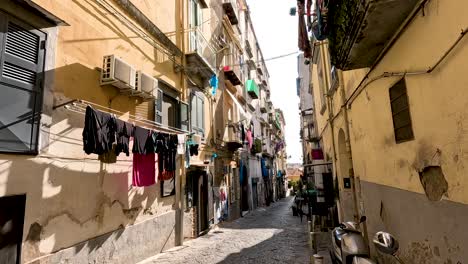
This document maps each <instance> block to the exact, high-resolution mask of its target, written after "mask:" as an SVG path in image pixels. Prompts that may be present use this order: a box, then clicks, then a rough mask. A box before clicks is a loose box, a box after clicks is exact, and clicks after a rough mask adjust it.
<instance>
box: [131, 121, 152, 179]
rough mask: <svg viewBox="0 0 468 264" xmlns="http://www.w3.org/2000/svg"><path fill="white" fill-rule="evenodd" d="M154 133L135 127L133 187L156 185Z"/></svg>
mask: <svg viewBox="0 0 468 264" xmlns="http://www.w3.org/2000/svg"><path fill="white" fill-rule="evenodd" d="M151 136H152V133H151V131H149V130H148V129H145V128H142V127H138V126H135V127H134V129H133V138H134V139H133V149H132V152H133V177H132V185H133V186H136V187H145V186H150V185H153V184H155V182H156V169H155V163H156V162H155V154H154V144H153V139H152V137H151Z"/></svg>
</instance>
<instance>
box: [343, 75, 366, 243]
mask: <svg viewBox="0 0 468 264" xmlns="http://www.w3.org/2000/svg"><path fill="white" fill-rule="evenodd" d="M338 76H339V80H340V87H341V89H340V90H341V91H340V95H341V102H342V103H344V102H345V101H346V92H345V86H344V83H342V80H344V79H343V72H342V71H338ZM343 117H344V122H345V130H346V138H345V144H346V152H347V153H348V157H349V160H348V162H349V177H350V178H351V192H352V194H353V203H354V218H355V219H354V220H355V221H356V222H358V221H359V218H360V217H361V216H360V213H359V204H358V194H357V193H356V181H358V182H359V179H356V177H355V175H354V165H353V153H352V149H351V133H350V131H351V129H350V122H349V116H348V109H347V108H346V107H343ZM363 224H364V228H363V230H364V237H365V238H366V239H367V227H366V226H365V224H366V223H365V222H364V223H363Z"/></svg>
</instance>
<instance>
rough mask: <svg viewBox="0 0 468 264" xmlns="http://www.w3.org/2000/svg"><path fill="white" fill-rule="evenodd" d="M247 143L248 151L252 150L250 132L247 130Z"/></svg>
mask: <svg viewBox="0 0 468 264" xmlns="http://www.w3.org/2000/svg"><path fill="white" fill-rule="evenodd" d="M247 142H248V143H249V149H252V144H253V139H252V131H250V130H247Z"/></svg>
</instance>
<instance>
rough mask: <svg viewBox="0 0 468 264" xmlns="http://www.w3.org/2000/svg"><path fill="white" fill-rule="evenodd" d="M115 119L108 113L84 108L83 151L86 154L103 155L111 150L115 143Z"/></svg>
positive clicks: (89, 107) (88, 107)
mask: <svg viewBox="0 0 468 264" xmlns="http://www.w3.org/2000/svg"><path fill="white" fill-rule="evenodd" d="M115 131H116V125H115V118H114V117H113V116H111V115H110V114H108V113H103V112H101V111H98V110H95V109H93V108H92V107H91V106H87V107H86V113H85V124H84V128H83V133H82V136H83V150H84V152H85V153H86V154H91V153H94V154H98V155H101V154H104V153H106V152H109V151H110V150H112V144H113V143H114V142H115Z"/></svg>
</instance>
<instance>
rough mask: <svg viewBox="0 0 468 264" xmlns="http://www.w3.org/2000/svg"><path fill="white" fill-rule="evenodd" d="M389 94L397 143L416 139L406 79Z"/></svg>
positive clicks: (393, 87)
mask: <svg viewBox="0 0 468 264" xmlns="http://www.w3.org/2000/svg"><path fill="white" fill-rule="evenodd" d="M389 93H390V107H391V110H392V119H393V129H394V133H395V141H396V143H401V142H405V141H408V140H412V139H414V135H413V127H412V124H411V114H410V109H409V103H408V95H407V93H406V83H405V79H404V78H403V79H401V80H400V81H398V82H397V83H396V84H395V85H394V86H392V87H391V88H390V90H389Z"/></svg>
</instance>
